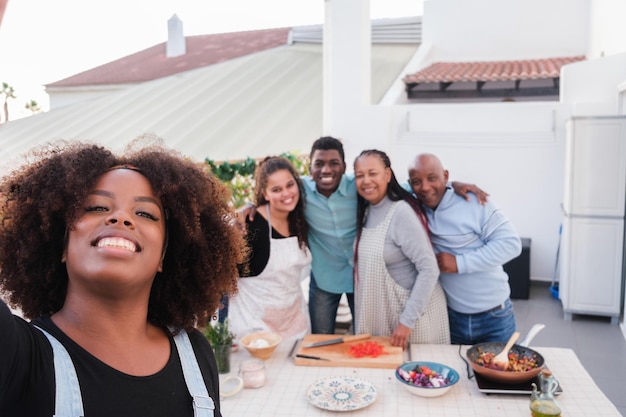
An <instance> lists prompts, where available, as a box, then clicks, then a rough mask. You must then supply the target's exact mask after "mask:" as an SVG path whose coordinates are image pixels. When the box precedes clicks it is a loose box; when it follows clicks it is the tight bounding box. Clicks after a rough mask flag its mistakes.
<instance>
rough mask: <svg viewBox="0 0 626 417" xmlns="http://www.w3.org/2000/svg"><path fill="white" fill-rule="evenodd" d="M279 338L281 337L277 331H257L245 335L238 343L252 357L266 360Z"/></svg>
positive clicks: (274, 348)
mask: <svg viewBox="0 0 626 417" xmlns="http://www.w3.org/2000/svg"><path fill="white" fill-rule="evenodd" d="M281 340H282V337H280V335H279V334H277V333H272V332H257V333H249V334H247V335H245V336H244V337H242V338H241V339H239V343H240V344H241V345H242V346H243V347H245V348H246V350H247V351H248V352H250V355H252V356H253V357H255V358H259V359H262V360H266V359H269V358H270V357H271V356H272V353H274V351H275V350H276V347H277V346H278V344H279V343H280V341H281Z"/></svg>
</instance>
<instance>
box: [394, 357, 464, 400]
mask: <svg viewBox="0 0 626 417" xmlns="http://www.w3.org/2000/svg"><path fill="white" fill-rule="evenodd" d="M424 366H425V367H428V369H430V370H431V371H433V372H435V373H437V374H439V375H441V376H442V377H443V378H445V379H446V381H447V383H446V384H445V385H442V386H439V387H436V386H432V387H430V386H428V387H427V386H420V385H415V384H413V383H412V382H409V381H407V380H406V379H405V378H403V377H402V376H401V375H402V374H404V372H406V373H408V372H410V371H413V370H415V368H416V367H419V368H421V367H424ZM404 375H406V374H404ZM396 379H397V380H398V381H399V382H400V384H401V385H402V386H403V387H404V388H405V389H406V390H407V391H408V392H410V393H411V394H413V395H419V396H420V397H439V396H440V395H443V394H445V393H446V392H448V391H449V390H450V388H452V386H453V385H454V384H456V383H457V382H459V373H458V372H457V371H455V370H454V369H452V368H450V367H449V366H447V365H444V364H441V363H437V362H424V361H420V362H405V363H403V364H402V365H400V366H399V367H398V368H397V369H396Z"/></svg>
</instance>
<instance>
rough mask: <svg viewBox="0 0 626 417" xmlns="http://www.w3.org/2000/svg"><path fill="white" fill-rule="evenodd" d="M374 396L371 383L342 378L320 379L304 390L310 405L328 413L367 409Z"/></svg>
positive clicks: (374, 392) (358, 379)
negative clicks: (328, 411)
mask: <svg viewBox="0 0 626 417" xmlns="http://www.w3.org/2000/svg"><path fill="white" fill-rule="evenodd" d="M376 395H377V394H376V387H374V385H372V383H371V382H369V381H366V380H364V379H360V378H353V377H343V376H340V377H333V378H325V379H320V380H319V381H317V382H315V383H313V384H312V385H311V386H309V388H307V390H306V396H307V398H308V399H309V401H310V402H311V404H313V405H314V406H316V407H319V408H323V409H324V410H330V411H351V410H358V409H359V408H364V407H367V406H368V405H370V404H371V403H373V402H374V401H375V400H376Z"/></svg>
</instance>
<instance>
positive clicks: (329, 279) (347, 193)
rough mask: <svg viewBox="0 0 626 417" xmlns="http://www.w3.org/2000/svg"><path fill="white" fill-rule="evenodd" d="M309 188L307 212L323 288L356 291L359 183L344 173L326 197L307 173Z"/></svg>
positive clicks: (316, 270)
mask: <svg viewBox="0 0 626 417" xmlns="http://www.w3.org/2000/svg"><path fill="white" fill-rule="evenodd" d="M302 180H303V183H304V188H305V189H306V205H305V209H304V216H305V219H306V222H307V224H308V226H309V248H310V249H311V255H312V257H313V264H312V265H311V268H312V269H313V274H314V275H315V283H316V284H317V286H318V287H319V288H321V289H322V290H324V291H326V292H330V293H334V294H342V293H351V292H354V282H353V278H352V270H353V263H354V262H353V257H354V247H353V245H354V238H355V236H356V202H357V193H356V184H355V181H354V177H353V176H352V175H343V176H342V178H341V182H340V183H339V187H338V188H337V190H336V191H335V192H334V193H332V194H331V195H330V197H326V196H324V195H322V194H320V193H319V192H318V191H317V188H316V186H315V181H313V179H312V178H311V177H303V179H302Z"/></svg>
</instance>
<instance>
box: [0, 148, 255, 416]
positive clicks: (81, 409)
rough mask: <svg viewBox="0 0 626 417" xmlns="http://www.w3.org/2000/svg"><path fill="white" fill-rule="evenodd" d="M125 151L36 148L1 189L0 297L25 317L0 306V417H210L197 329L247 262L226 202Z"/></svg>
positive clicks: (199, 171) (192, 176) (212, 180)
mask: <svg viewBox="0 0 626 417" xmlns="http://www.w3.org/2000/svg"><path fill="white" fill-rule="evenodd" d="M144 142H147V143H144ZM131 145H133V146H129V148H128V149H127V150H126V151H125V152H124V153H122V154H120V155H117V154H114V153H113V152H111V151H110V150H107V149H106V148H104V147H101V146H99V145H94V144H87V143H77V142H60V143H58V144H55V145H47V146H46V147H44V148H42V149H40V150H37V151H33V152H32V153H31V154H30V158H31V159H30V160H29V163H27V164H26V165H24V166H22V167H21V168H18V169H17V170H15V171H14V172H12V173H11V174H9V175H7V176H6V177H4V178H3V180H2V182H1V183H0V191H1V192H2V204H1V208H0V216H1V219H2V225H1V227H0V293H1V294H2V295H3V297H4V298H5V299H6V300H7V301H8V303H9V304H10V305H11V306H12V307H15V308H19V309H20V310H21V312H22V315H23V316H24V318H25V319H24V318H21V317H18V316H16V315H13V314H11V311H10V310H9V308H8V306H7V305H6V304H5V303H4V302H2V301H0V393H2V394H1V395H0V415H2V416H3V417H8V416H48V417H49V416H52V415H57V416H61V415H62V416H79V415H80V416H90V417H97V416H118V417H121V416H139V415H146V416H147V415H149V416H153V417H154V416H220V415H221V413H220V405H219V389H218V384H219V382H218V375H217V368H216V363H215V357H214V355H213V351H212V349H211V347H210V345H209V343H208V341H207V339H206V338H205V337H204V336H203V335H202V333H201V332H200V331H199V330H197V328H198V327H203V326H205V325H206V324H207V323H208V322H209V321H210V319H211V317H212V316H213V315H214V313H215V311H216V310H217V307H218V304H219V301H220V298H221V297H222V295H224V294H234V293H235V292H236V288H237V276H238V271H237V265H238V264H240V263H241V262H243V259H244V253H243V251H244V248H245V243H244V242H243V238H242V236H241V234H240V232H239V231H238V230H237V229H236V228H235V227H233V226H232V223H233V221H232V219H233V216H232V212H231V209H230V207H229V205H228V198H229V195H228V191H227V189H226V188H225V187H224V186H223V185H222V184H221V183H220V181H219V180H218V179H217V178H216V177H214V176H213V175H212V174H209V173H208V172H207V171H206V169H204V168H203V166H202V165H201V164H197V163H195V162H192V161H191V160H189V159H186V158H184V157H183V156H181V155H180V154H178V153H177V152H175V151H173V150H169V149H166V148H164V147H162V146H161V145H160V143H157V141H154V140H148V141H145V140H144V141H142V140H137V141H135V142H133V143H132V144H131ZM26 319H28V321H27V320H26Z"/></svg>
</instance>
